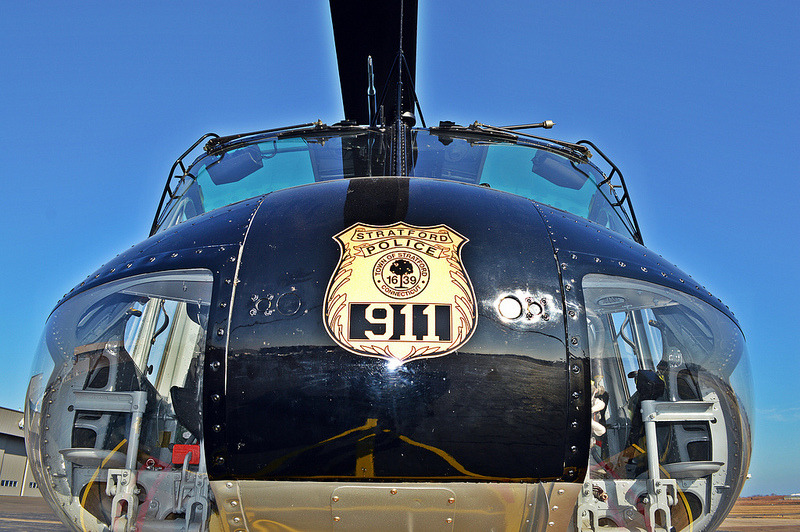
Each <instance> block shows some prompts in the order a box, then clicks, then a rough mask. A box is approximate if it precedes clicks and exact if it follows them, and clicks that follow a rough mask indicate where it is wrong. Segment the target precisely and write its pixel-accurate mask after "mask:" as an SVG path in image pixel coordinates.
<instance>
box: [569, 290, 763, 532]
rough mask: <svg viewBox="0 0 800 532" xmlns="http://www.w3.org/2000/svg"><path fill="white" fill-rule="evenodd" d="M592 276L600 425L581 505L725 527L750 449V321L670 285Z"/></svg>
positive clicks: (618, 518) (604, 517) (594, 512)
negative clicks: (746, 327)
mask: <svg viewBox="0 0 800 532" xmlns="http://www.w3.org/2000/svg"><path fill="white" fill-rule="evenodd" d="M582 285H583V294H584V301H585V304H586V313H587V320H588V323H587V326H588V333H589V338H590V349H589V353H590V359H591V387H592V388H591V390H592V409H591V410H592V414H591V415H592V422H591V426H592V429H591V431H592V432H591V439H590V443H591V450H590V460H589V473H588V475H587V479H586V486H588V490H587V489H584V492H587V491H588V493H589V495H588V496H585V497H583V502H582V509H579V515H583V516H584V519H586V520H587V521H590V522H593V523H594V525H595V526H600V525H602V524H603V523H605V524H606V525H607V526H617V527H622V526H631V524H636V522H641V523H639V524H641V525H642V527H647V526H653V525H657V526H665V525H671V526H673V527H675V529H676V530H682V529H686V530H689V529H690V528H691V529H694V530H706V529H709V530H713V529H715V528H716V527H717V526H719V524H720V523H719V520H720V519H721V518H722V517H724V515H725V513H726V512H727V510H728V509H729V508H730V506H731V505H732V504H733V503H734V501H735V500H736V497H737V496H738V493H739V491H740V490H741V488H742V483H743V479H744V476H745V475H744V473H745V472H746V470H747V467H748V465H749V459H750V449H751V443H750V423H751V421H750V419H751V417H750V416H751V414H752V407H751V400H750V394H751V385H750V371H749V366H748V357H747V351H746V347H745V342H744V338H743V336H742V333H741V331H740V330H739V327H738V326H737V324H736V323H734V321H733V320H731V319H730V318H729V317H728V316H726V315H725V314H723V313H722V312H721V311H719V310H718V309H716V308H714V307H713V306H711V305H710V304H708V303H706V302H704V301H701V300H699V299H697V298H694V297H692V296H689V295H687V294H685V293H683V292H680V291H677V290H672V289H670V288H666V287H663V286H660V285H656V284H652V283H647V282H643V281H638V280H634V279H627V278H621V277H613V276H608V275H598V274H591V275H587V276H585V277H584V278H583V283H582ZM582 512H583V513H582ZM637 526H638V525H637ZM667 529H669V526H667Z"/></svg>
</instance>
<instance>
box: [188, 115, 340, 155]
mask: <svg viewBox="0 0 800 532" xmlns="http://www.w3.org/2000/svg"><path fill="white" fill-rule="evenodd" d="M310 127H315V128H325V127H328V126H327V125H325V124H324V123H323V122H322V120H317V121H316V122H308V123H306V124H297V125H294V126H284V127H276V128H273V129H262V130H260V131H250V132H249V133H237V134H236V135H228V136H227V137H216V138H213V139H211V140H209V141H208V142H207V143H206V145H205V146H203V149H204V150H205V151H207V152H212V151H214V150H215V149H216V148H217V147H219V146H221V145H223V144H226V143H228V142H230V141H232V140H236V139H241V138H244V137H251V136H253V135H263V134H265V133H277V132H281V131H291V130H293V129H304V128H310Z"/></svg>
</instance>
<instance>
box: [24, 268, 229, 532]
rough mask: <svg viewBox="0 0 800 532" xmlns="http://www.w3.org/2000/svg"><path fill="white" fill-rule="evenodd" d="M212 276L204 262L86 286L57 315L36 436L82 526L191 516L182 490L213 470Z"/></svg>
mask: <svg viewBox="0 0 800 532" xmlns="http://www.w3.org/2000/svg"><path fill="white" fill-rule="evenodd" d="M212 281H213V276H212V274H211V272H209V271H207V270H200V269H194V270H177V271H169V272H159V273H153V274H145V275H137V276H133V277H129V278H126V279H122V280H119V281H114V282H110V283H107V284H105V285H101V286H99V287H96V288H94V289H91V290H88V291H86V292H82V293H80V294H78V295H76V296H74V297H72V298H70V299H68V300H67V301H65V302H64V303H63V304H61V305H60V306H59V307H58V308H56V310H55V311H54V312H53V313H52V314H51V316H50V318H49V319H48V320H47V324H46V325H45V331H44V333H43V335H42V340H41V342H40V344H39V348H38V352H37V356H36V360H35V362H34V368H33V377H32V379H31V383H30V386H29V388H28V394H27V400H26V408H25V416H26V418H25V424H26V426H27V427H28V436H27V439H26V445H27V451H28V456H29V457H30V460H31V463H32V466H33V470H34V471H35V475H36V480H37V482H38V483H39V486H40V490H41V491H42V495H43V496H44V497H46V498H47V499H50V501H51V506H53V507H54V508H63V509H64V513H65V515H66V516H70V517H69V521H70V522H73V523H71V524H74V527H75V529H76V530H106V529H108V528H109V527H111V528H112V529H115V530H116V529H117V528H114V526H117V527H119V526H127V524H128V523H130V522H131V520H134V519H135V520H137V521H139V520H141V521H142V522H145V521H152V520H162V519H164V518H169V519H171V520H175V519H186V518H187V516H186V511H185V508H183V506H185V503H186V501H185V500H179V499H181V497H177V496H174V495H175V493H173V491H174V490H175V489H184V490H185V489H186V487H187V486H188V484H187V486H183V484H185V483H187V482H189V481H191V482H194V481H195V480H194V479H195V478H197V476H198V475H199V476H203V475H204V469H205V464H204V462H203V460H202V459H201V458H202V457H201V456H200V453H201V449H202V442H201V441H200V438H201V419H200V413H199V410H200V407H199V405H200V404H201V395H200V394H201V376H202V356H203V353H204V351H205V340H206V330H207V322H208V311H209V303H210V300H211V289H212ZM176 453H177V454H179V455H180V457H181V458H182V459H181V460H176V459H175V456H176ZM44 465H46V467H43V466H44ZM176 486H177V487H176ZM195 491H198V490H195ZM182 493H185V491H184V492H182ZM198 495H199V493H198ZM175 501H178V502H177V503H176V502H175ZM53 502H55V504H53ZM75 516H79V518H78V517H75ZM112 523H113V524H112Z"/></svg>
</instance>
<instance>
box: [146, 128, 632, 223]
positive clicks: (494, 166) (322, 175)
mask: <svg viewBox="0 0 800 532" xmlns="http://www.w3.org/2000/svg"><path fill="white" fill-rule="evenodd" d="M391 145H392V143H391V133H389V132H385V133H384V132H381V131H376V130H366V129H362V130H356V131H353V130H348V131H341V132H339V131H337V132H334V134H331V133H330V132H329V131H327V130H326V132H325V134H319V133H316V132H314V133H313V134H306V135H304V136H293V137H288V138H287V137H285V136H271V137H267V138H261V139H258V140H257V141H251V142H249V143H246V142H240V143H238V144H236V145H234V146H232V147H230V148H229V149H228V150H226V151H221V152H216V153H213V154H210V155H207V156H204V157H201V158H200V159H198V160H197V161H196V162H195V163H194V164H193V165H192V166H191V167H190V168H189V169H188V171H187V173H186V175H184V176H181V177H179V178H178V179H179V182H178V186H177V188H176V191H175V192H174V193H173V194H171V196H172V197H171V199H170V201H169V202H168V203H167V205H166V206H165V208H164V209H163V210H162V211H161V212H160V213H159V218H158V230H162V229H166V228H168V227H171V226H173V225H175V224H178V223H180V222H182V221H184V220H186V219H188V218H192V217H194V216H197V215H199V214H202V213H204V212H208V211H211V210H214V209H216V208H218V207H222V206H225V205H229V204H231V203H234V202H236V201H241V200H245V199H248V198H252V197H254V196H258V195H262V194H266V193H269V192H272V191H275V190H280V189H283V188H288V187H293V186H298V185H305V184H311V183H315V182H320V181H327V180H331V179H351V178H359V177H374V176H389V175H397V172H396V170H395V166H394V159H393V157H392V156H391V154H390V152H391V150H390V146H391ZM408 145H409V146H410V150H408V151H409V153H411V157H410V158H409V159H410V160H409V161H407V167H408V170H407V175H408V176H410V177H417V178H429V179H445V180H449V181H458V182H461V183H468V184H472V185H480V186H485V187H489V188H493V189H497V190H501V191H504V192H509V193H512V194H516V195H519V196H524V197H526V198H529V199H532V200H534V201H537V202H541V203H546V204H548V205H551V206H553V207H555V208H558V209H561V210H565V211H568V212H571V213H573V214H576V215H578V216H581V217H583V218H586V219H588V220H591V221H593V222H596V223H598V224H600V225H602V226H604V227H608V228H609V229H612V230H614V231H616V232H619V233H621V234H623V235H625V236H631V235H633V234H635V232H634V228H633V224H632V223H631V222H630V217H629V216H628V214H627V212H626V211H625V210H624V209H623V207H621V206H620V203H621V202H620V201H619V198H618V197H617V196H616V193H615V191H614V187H613V186H611V185H610V183H607V182H606V181H607V180H606V177H605V175H604V174H603V173H602V172H601V171H600V170H599V169H598V168H597V167H595V166H594V165H593V164H591V163H589V162H587V161H586V160H582V159H581V158H579V157H577V156H571V155H567V154H566V152H564V151H563V150H556V149H554V148H552V147H550V146H546V145H544V144H539V143H534V142H530V141H521V140H520V141H518V140H516V139H510V140H509V139H507V138H505V137H492V136H488V135H470V134H467V133H463V132H461V131H446V132H442V131H440V130H436V132H433V131H429V130H413V131H412V132H411V134H410V138H409V140H408Z"/></svg>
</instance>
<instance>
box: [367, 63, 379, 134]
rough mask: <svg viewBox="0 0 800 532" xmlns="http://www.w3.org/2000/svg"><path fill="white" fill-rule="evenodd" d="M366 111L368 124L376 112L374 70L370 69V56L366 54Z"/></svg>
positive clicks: (373, 118) (371, 121)
mask: <svg viewBox="0 0 800 532" xmlns="http://www.w3.org/2000/svg"><path fill="white" fill-rule="evenodd" d="M367 111H368V112H369V124H370V125H372V123H373V121H374V120H375V114H376V113H377V106H376V102H375V71H374V70H373V69H372V56H371V55H368V56H367Z"/></svg>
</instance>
